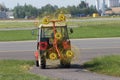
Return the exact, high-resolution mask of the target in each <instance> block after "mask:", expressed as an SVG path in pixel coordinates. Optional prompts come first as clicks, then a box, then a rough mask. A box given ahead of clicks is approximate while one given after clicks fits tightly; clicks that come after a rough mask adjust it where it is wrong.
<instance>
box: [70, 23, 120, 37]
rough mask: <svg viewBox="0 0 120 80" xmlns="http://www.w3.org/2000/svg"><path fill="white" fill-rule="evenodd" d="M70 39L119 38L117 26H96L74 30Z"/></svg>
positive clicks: (118, 27)
mask: <svg viewBox="0 0 120 80" xmlns="http://www.w3.org/2000/svg"><path fill="white" fill-rule="evenodd" d="M70 37H71V38H104V37H120V26H119V25H117V24H116V25H115V26H114V25H110V26H108V25H97V26H83V27H77V28H74V33H73V34H71V35H70Z"/></svg>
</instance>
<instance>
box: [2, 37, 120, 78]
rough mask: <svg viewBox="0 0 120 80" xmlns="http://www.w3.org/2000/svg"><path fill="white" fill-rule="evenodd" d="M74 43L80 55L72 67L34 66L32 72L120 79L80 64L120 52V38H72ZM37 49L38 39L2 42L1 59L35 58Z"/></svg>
mask: <svg viewBox="0 0 120 80" xmlns="http://www.w3.org/2000/svg"><path fill="white" fill-rule="evenodd" d="M72 44H73V45H75V46H77V47H78V49H80V55H79V57H78V58H79V60H78V61H77V62H75V63H73V64H72V66H71V68H70V69H61V68H59V66H57V67H52V68H51V69H49V67H50V66H48V69H46V70H42V69H39V68H37V67H35V66H34V67H33V69H32V70H31V72H33V73H36V74H38V75H43V76H48V77H52V78H60V79H62V80H120V78H117V77H111V76H106V75H101V74H96V73H91V72H89V71H86V70H85V69H83V68H81V66H80V65H81V64H82V63H83V62H85V61H88V60H91V59H92V58H94V57H97V56H102V55H111V54H120V38H104V39H99V38H97V39H81V40H72ZM35 50H36V41H27V42H0V59H20V60H21V59H24V60H34V56H33V53H34V51H35Z"/></svg>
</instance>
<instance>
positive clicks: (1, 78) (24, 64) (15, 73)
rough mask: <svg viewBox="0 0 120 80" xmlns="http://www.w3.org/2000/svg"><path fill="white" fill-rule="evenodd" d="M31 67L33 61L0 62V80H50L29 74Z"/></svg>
mask: <svg viewBox="0 0 120 80" xmlns="http://www.w3.org/2000/svg"><path fill="white" fill-rule="evenodd" d="M33 65H34V62H33V61H20V60H0V80H50V79H48V78H46V77H41V76H37V75H35V74H32V73H30V72H29V71H28V70H30V69H31V68H32V66H33Z"/></svg>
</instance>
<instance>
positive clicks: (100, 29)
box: [0, 24, 120, 41]
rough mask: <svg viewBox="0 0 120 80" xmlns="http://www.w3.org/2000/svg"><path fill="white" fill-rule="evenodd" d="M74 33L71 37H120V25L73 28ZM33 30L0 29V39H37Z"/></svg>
mask: <svg viewBox="0 0 120 80" xmlns="http://www.w3.org/2000/svg"><path fill="white" fill-rule="evenodd" d="M73 30H74V33H73V34H70V38H74V39H75V38H104V37H120V26H119V25H117V24H116V25H115V26H114V25H110V26H109V25H98V26H84V27H76V28H73ZM31 31H32V30H9V31H0V41H21V40H36V37H37V35H34V36H33V35H32V34H31Z"/></svg>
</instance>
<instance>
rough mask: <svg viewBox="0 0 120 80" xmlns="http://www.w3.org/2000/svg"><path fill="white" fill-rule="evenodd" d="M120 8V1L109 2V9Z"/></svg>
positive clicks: (109, 0) (111, 0) (112, 0)
mask: <svg viewBox="0 0 120 80" xmlns="http://www.w3.org/2000/svg"><path fill="white" fill-rule="evenodd" d="M118 6H119V0H108V7H109V8H111V7H118Z"/></svg>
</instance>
